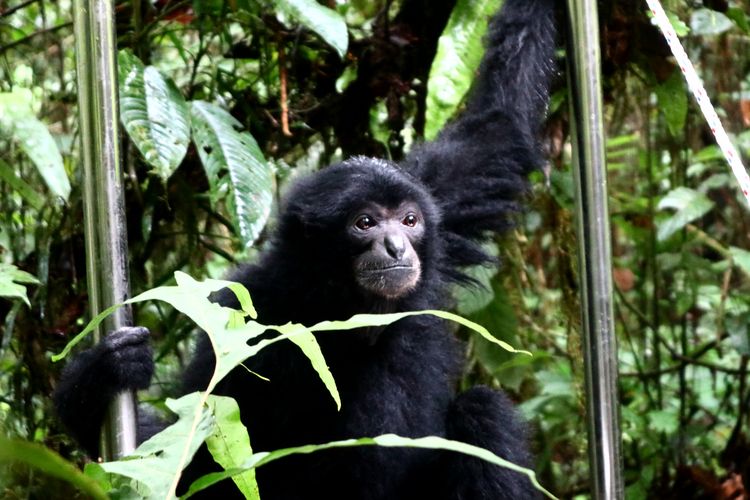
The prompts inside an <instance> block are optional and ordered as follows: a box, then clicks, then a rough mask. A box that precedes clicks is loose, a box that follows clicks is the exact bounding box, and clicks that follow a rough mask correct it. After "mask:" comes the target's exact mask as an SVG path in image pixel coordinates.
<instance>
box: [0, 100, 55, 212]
mask: <svg viewBox="0 0 750 500" xmlns="http://www.w3.org/2000/svg"><path fill="white" fill-rule="evenodd" d="M0 136H5V137H8V138H9V139H11V140H13V141H14V142H16V143H18V145H19V146H21V149H22V150H23V151H24V153H26V156H28V157H29V159H30V160H31V161H32V162H33V163H34V166H36V169H37V171H38V172H39V175H41V176H42V179H44V182H45V184H47V187H48V188H49V190H50V191H51V192H52V193H53V194H54V195H55V196H58V197H60V198H62V199H63V200H65V201H67V200H68V196H70V182H69V181H68V174H67V173H66V172H65V166H64V165H63V159H62V155H61V154H60V150H59V149H57V144H56V143H55V140H54V139H53V138H52V135H51V134H50V133H49V130H48V129H47V126H46V125H44V124H43V123H42V122H41V121H39V119H38V118H37V117H36V115H35V114H34V112H33V110H32V109H31V91H30V90H28V89H19V90H14V91H13V92H6V93H0Z"/></svg>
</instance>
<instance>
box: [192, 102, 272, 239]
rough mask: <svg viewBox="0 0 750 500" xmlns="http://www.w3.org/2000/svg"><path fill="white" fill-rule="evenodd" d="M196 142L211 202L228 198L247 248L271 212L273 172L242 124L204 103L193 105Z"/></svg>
mask: <svg viewBox="0 0 750 500" xmlns="http://www.w3.org/2000/svg"><path fill="white" fill-rule="evenodd" d="M190 112H191V118H192V119H191V126H192V129H193V139H194V140H195V143H196V145H197V147H198V154H199V155H200V158H201V161H202V162H203V167H204V168H205V170H206V176H207V177H208V182H209V183H210V184H211V191H212V193H213V196H212V199H213V200H214V202H216V201H217V199H218V198H219V196H222V195H226V196H227V197H228V198H227V207H228V209H229V212H230V214H231V216H232V220H233V222H234V224H235V225H236V227H237V229H238V232H239V235H240V238H241V239H242V242H243V244H244V245H245V246H250V245H252V243H253V242H254V241H255V239H256V238H257V237H258V235H259V234H260V231H261V230H262V229H263V226H264V225H265V224H266V220H268V216H269V214H270V213H271V203H272V202H273V195H272V191H273V184H274V179H273V170H272V167H271V165H270V164H269V163H268V162H267V161H266V160H265V158H264V157H263V153H262V152H261V151H260V148H259V147H258V144H257V143H256V142H255V139H253V136H251V135H250V134H249V133H248V132H240V131H239V130H241V129H242V124H241V123H240V122H238V121H237V120H236V119H235V118H234V117H233V116H232V115H230V114H229V113H227V112H226V111H224V110H223V109H221V108H219V107H218V106H215V105H213V104H210V103H208V102H204V101H194V102H192V103H191V110H190Z"/></svg>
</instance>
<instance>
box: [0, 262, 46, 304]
mask: <svg viewBox="0 0 750 500" xmlns="http://www.w3.org/2000/svg"><path fill="white" fill-rule="evenodd" d="M20 283H23V284H29V285H38V284H39V280H37V279H36V278H35V277H34V276H32V275H31V274H29V273H27V272H26V271H21V270H20V269H18V268H17V267H16V266H14V265H13V264H3V263H0V297H9V298H13V299H21V300H23V301H24V302H25V303H26V305H27V306H28V305H30V304H29V299H28V297H27V296H26V287H24V286H23V285H21V284H20Z"/></svg>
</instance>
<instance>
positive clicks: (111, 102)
mask: <svg viewBox="0 0 750 500" xmlns="http://www.w3.org/2000/svg"><path fill="white" fill-rule="evenodd" d="M73 21H74V30H75V48H76V72H77V74H78V108H79V119H80V132H81V156H82V160H83V162H82V163H83V176H82V177H83V191H84V192H83V196H84V233H85V237H86V271H87V281H88V290H89V302H90V312H91V315H92V316H94V315H96V314H98V313H100V312H101V311H102V310H104V309H105V308H107V307H109V306H110V305H112V304H116V303H120V302H122V301H124V300H126V299H127V298H128V295H129V277H128V267H127V262H128V261H127V236H126V234H127V233H126V224H125V210H124V205H123V199H122V171H121V166H120V148H119V108H118V98H117V43H116V38H115V32H114V11H113V5H112V2H111V0H74V4H73ZM131 324H132V318H131V313H130V309H128V308H120V309H119V310H118V311H117V313H115V314H113V315H112V316H110V317H109V318H108V319H107V320H106V321H105V322H104V323H103V326H102V327H100V328H101V329H100V330H98V331H97V332H95V338H96V339H97V340H98V339H99V338H100V337H101V332H102V331H111V330H116V329H117V328H120V327H122V326H129V325H131ZM136 411H137V406H136V400H135V394H134V393H132V392H127V393H123V394H120V395H118V396H117V397H116V398H115V401H114V402H113V404H112V406H111V407H110V411H109V415H108V418H107V421H106V422H105V425H104V429H103V431H102V440H101V446H100V450H101V453H102V456H103V457H104V458H105V459H107V460H111V459H114V458H119V457H121V456H124V455H126V454H128V453H130V452H132V451H133V450H134V449H135V447H136V421H137V413H136Z"/></svg>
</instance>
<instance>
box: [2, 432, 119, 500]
mask: <svg viewBox="0 0 750 500" xmlns="http://www.w3.org/2000/svg"><path fill="white" fill-rule="evenodd" d="M2 462H15V463H23V464H26V465H28V466H29V467H33V468H34V469H37V470H40V471H42V472H44V473H45V474H48V475H50V476H53V477H56V478H58V479H62V480H63V481H66V482H68V483H70V484H72V485H73V486H75V487H76V488H78V489H79V490H80V491H81V492H83V493H84V494H85V495H86V496H87V497H91V498H96V499H98V500H107V499H108V498H109V497H108V496H107V494H106V493H104V491H103V490H102V488H101V487H100V486H99V485H98V484H97V482H96V481H94V480H93V479H91V478H89V477H87V476H86V475H84V474H83V473H82V472H81V471H80V470H78V468H77V467H76V466H75V465H73V464H72V463H70V462H68V461H66V460H65V459H63V458H62V457H61V456H60V455H58V454H57V453H55V452H53V451H51V450H48V449H47V448H45V447H44V446H41V445H39V444H36V443H28V442H25V441H13V440H10V439H7V438H4V437H2V436H0V463H2Z"/></svg>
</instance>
